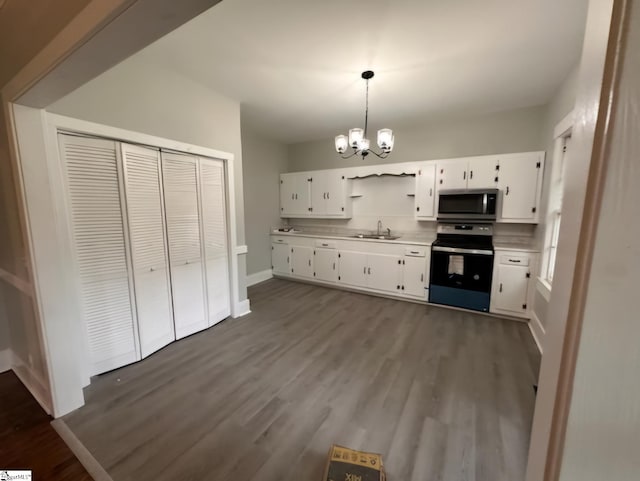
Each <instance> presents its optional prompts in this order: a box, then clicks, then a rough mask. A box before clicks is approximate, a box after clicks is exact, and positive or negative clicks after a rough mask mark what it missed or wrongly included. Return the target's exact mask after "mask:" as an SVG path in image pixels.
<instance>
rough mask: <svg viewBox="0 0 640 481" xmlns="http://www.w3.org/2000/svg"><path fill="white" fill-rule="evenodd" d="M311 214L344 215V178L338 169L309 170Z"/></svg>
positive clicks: (322, 215) (325, 215) (321, 215)
mask: <svg viewBox="0 0 640 481" xmlns="http://www.w3.org/2000/svg"><path fill="white" fill-rule="evenodd" d="M309 174H310V177H309V178H310V179H311V211H310V212H311V215H313V216H319V217H344V216H345V210H346V198H347V196H346V183H347V181H346V179H345V176H344V175H343V173H342V172H341V171H340V170H324V171H319V172H310V173H309Z"/></svg>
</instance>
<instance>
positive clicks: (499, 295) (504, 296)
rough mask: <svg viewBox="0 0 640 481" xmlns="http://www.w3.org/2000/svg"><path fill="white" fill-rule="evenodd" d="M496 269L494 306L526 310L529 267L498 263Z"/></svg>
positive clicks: (519, 310) (520, 310)
mask: <svg viewBox="0 0 640 481" xmlns="http://www.w3.org/2000/svg"><path fill="white" fill-rule="evenodd" d="M497 271H498V278H497V279H495V280H494V282H497V283H498V287H497V289H495V291H494V292H495V296H496V299H495V304H494V305H495V308H496V309H500V310H503V311H512V312H518V313H521V312H524V311H526V307H524V306H526V304H527V289H528V287H529V278H528V277H527V273H528V272H529V268H528V267H520V266H510V265H503V264H500V265H498V269H497Z"/></svg>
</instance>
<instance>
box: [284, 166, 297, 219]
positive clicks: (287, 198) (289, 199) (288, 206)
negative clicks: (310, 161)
mask: <svg viewBox="0 0 640 481" xmlns="http://www.w3.org/2000/svg"><path fill="white" fill-rule="evenodd" d="M295 187H296V185H295V182H294V177H293V176H292V175H291V174H281V175H280V215H281V216H282V217H288V216H290V215H292V214H294V213H295Z"/></svg>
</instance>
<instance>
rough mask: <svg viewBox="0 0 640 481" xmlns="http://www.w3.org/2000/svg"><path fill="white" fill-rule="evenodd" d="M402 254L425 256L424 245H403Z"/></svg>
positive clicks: (425, 249)
mask: <svg viewBox="0 0 640 481" xmlns="http://www.w3.org/2000/svg"><path fill="white" fill-rule="evenodd" d="M404 255H405V256H409V257H426V256H427V248H426V247H405V249H404Z"/></svg>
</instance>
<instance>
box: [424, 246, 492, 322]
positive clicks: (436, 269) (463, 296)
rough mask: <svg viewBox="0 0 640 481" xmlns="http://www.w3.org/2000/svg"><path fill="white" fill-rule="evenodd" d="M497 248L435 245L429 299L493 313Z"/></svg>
mask: <svg viewBox="0 0 640 481" xmlns="http://www.w3.org/2000/svg"><path fill="white" fill-rule="evenodd" d="M492 275H493V251H492V250H488V249H486V250H485V249H461V248H455V247H446V246H439V245H438V246H435V245H434V246H433V247H432V249H431V277H430V285H429V302H431V303H434V304H443V305H447V306H455V307H462V308H464V309H472V310H475V311H482V312H489V304H490V301H491V278H492Z"/></svg>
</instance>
